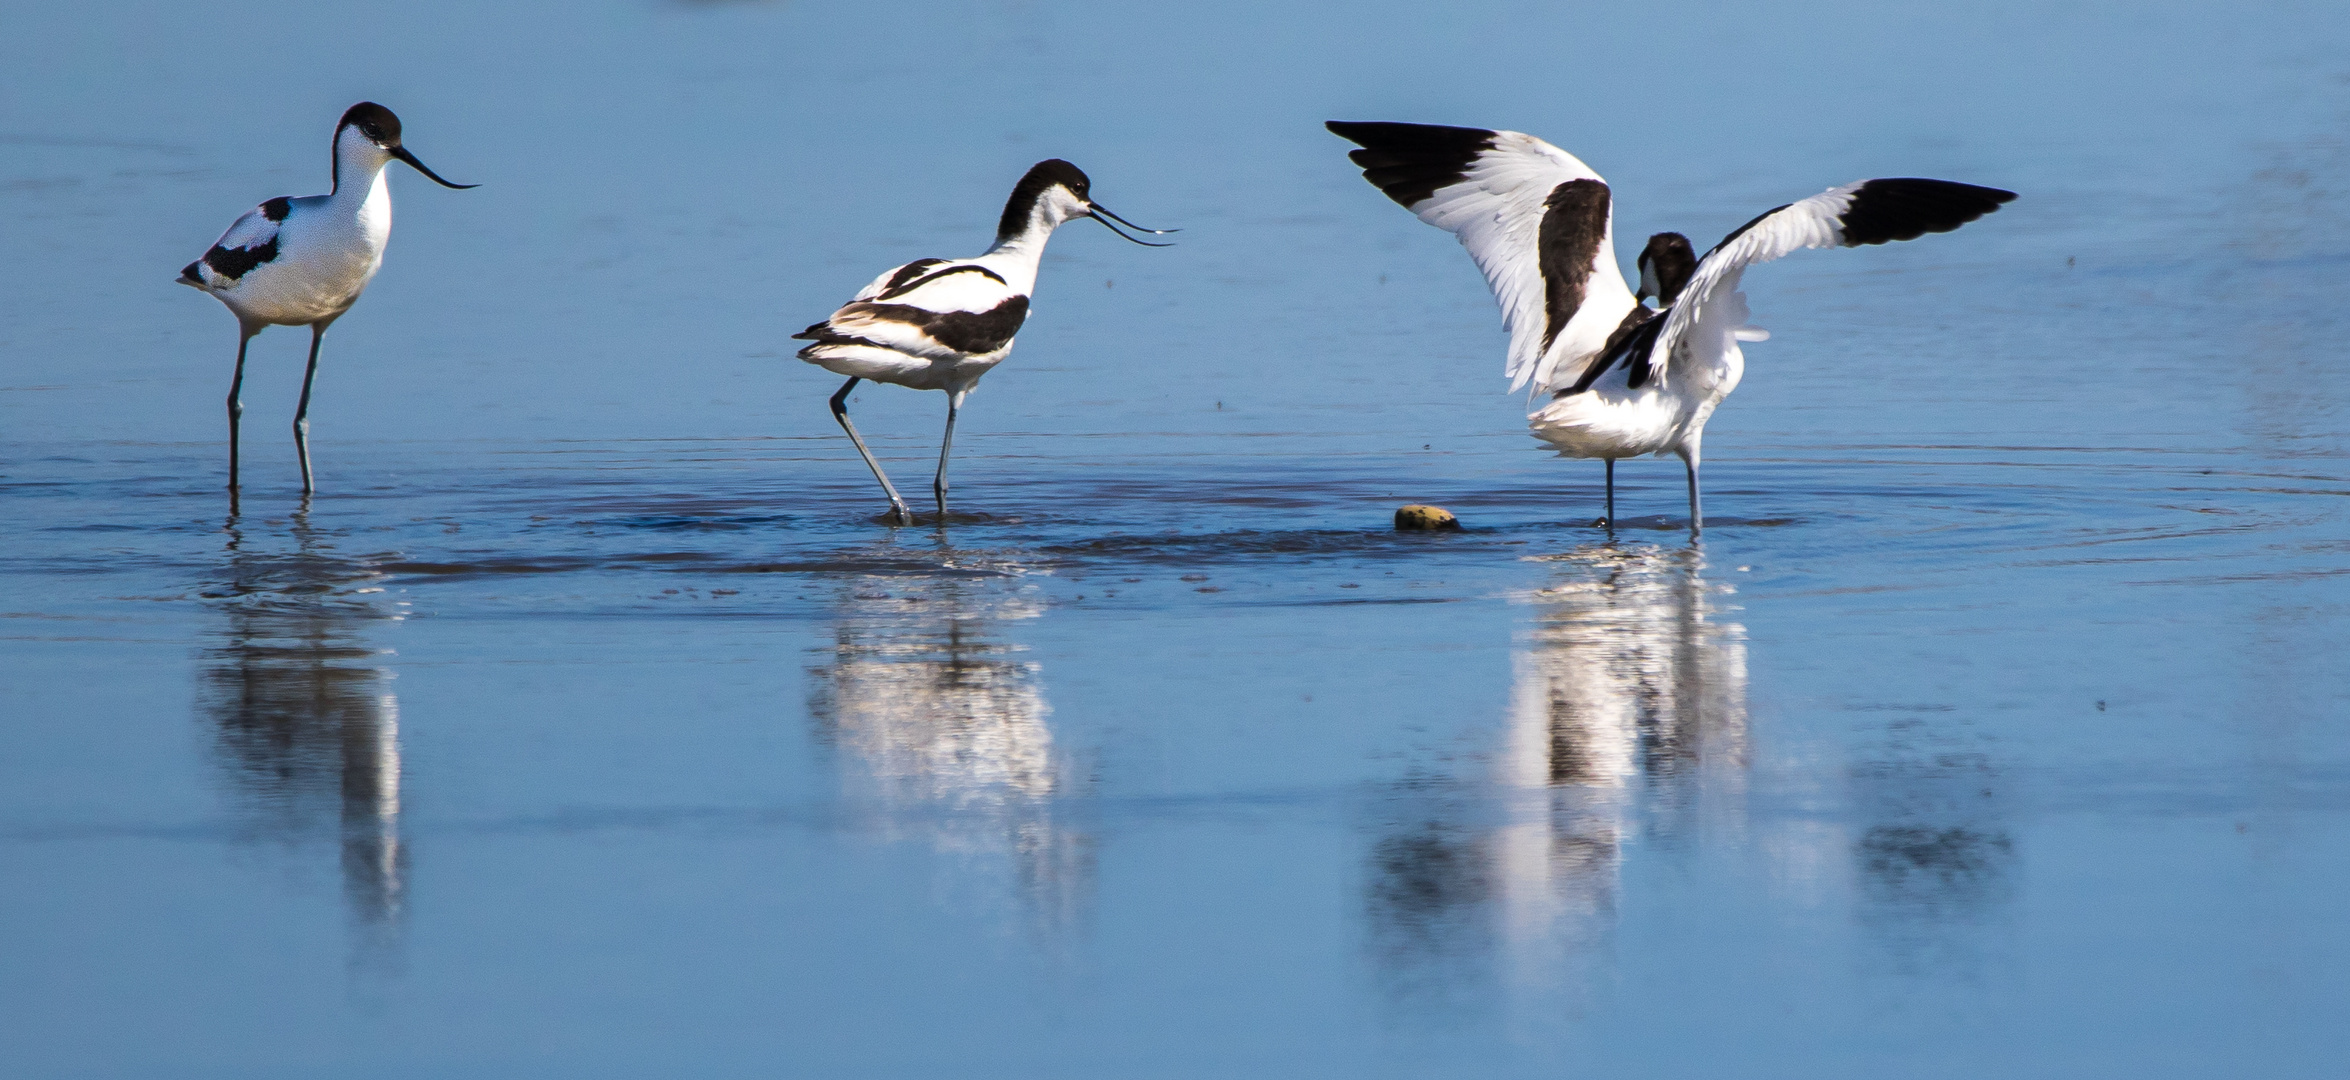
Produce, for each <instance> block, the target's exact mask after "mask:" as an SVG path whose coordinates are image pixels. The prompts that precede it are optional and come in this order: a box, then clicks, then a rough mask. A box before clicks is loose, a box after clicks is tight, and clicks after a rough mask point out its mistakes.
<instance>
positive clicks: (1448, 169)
mask: <svg viewBox="0 0 2350 1080" xmlns="http://www.w3.org/2000/svg"><path fill="white" fill-rule="evenodd" d="M1327 126H1328V127H1329V129H1330V130H1331V132H1333V133H1334V134H1337V135H1339V136H1341V137H1343V138H1346V139H1350V140H1352V141H1354V142H1356V143H1359V144H1361V146H1362V147H1363V148H1362V149H1360V150H1356V151H1354V152H1352V153H1351V154H1349V155H1348V156H1349V157H1351V158H1352V159H1353V160H1354V162H1355V164H1357V165H1360V166H1362V169H1363V178H1364V179H1366V180H1369V181H1370V182H1371V183H1372V185H1373V186H1375V187H1377V188H1378V189H1379V190H1381V191H1383V192H1386V193H1387V196H1388V198H1391V199H1394V200H1395V201H1396V202H1397V203H1400V204H1402V206H1403V207H1404V208H1405V209H1407V210H1410V211H1411V212H1412V213H1414V214H1416V215H1418V216H1419V218H1420V220H1422V221H1425V222H1427V223H1428V224H1430V225H1434V226H1436V227H1437V228H1440V229H1443V230H1445V231H1447V232H1450V233H1452V234H1454V235H1455V236H1458V237H1459V238H1460V241H1461V246H1462V247H1465V248H1467V249H1468V250H1469V257H1470V258H1472V259H1474V260H1476V263H1477V268H1478V269H1479V270H1482V271H1484V272H1485V280H1486V283H1487V284H1489V285H1491V286H1492V288H1493V296H1494V299H1495V301H1496V302H1498V303H1499V304H1500V305H1501V315H1502V322H1503V325H1505V326H1506V327H1508V329H1509V333H1510V351H1509V363H1508V366H1507V368H1506V369H1505V370H1506V373H1507V374H1508V376H1509V379H1510V388H1511V389H1513V390H1515V389H1518V388H1519V387H1522V386H1524V385H1526V383H1527V382H1529V381H1532V382H1534V383H1535V384H1536V385H1537V386H1541V387H1544V388H1548V387H1549V385H1550V384H1551V383H1552V382H1553V381H1554V380H1555V378H1556V376H1557V373H1558V372H1561V371H1568V372H1573V371H1577V370H1579V369H1580V367H1581V366H1582V362H1583V361H1586V360H1588V359H1590V358H1591V357H1592V356H1594V355H1595V354H1597V353H1598V352H1599V351H1600V350H1601V349H1602V348H1603V347H1605V346H1606V344H1607V341H1608V337H1609V335H1610V334H1611V333H1613V331H1614V330H1615V329H1616V326H1617V324H1618V323H1620V322H1622V321H1623V319H1624V316H1625V313H1626V312H1628V311H1630V310H1631V309H1632V308H1633V307H1634V306H1635V304H1636V301H1634V300H1633V298H1632V291H1631V290H1630V289H1629V288H1627V287H1626V286H1625V284H1624V276H1623V271H1622V270H1620V269H1618V268H1617V266H1616V254H1615V239H1614V233H1613V213H1612V211H1613V205H1612V201H1611V195H1610V192H1609V190H1608V186H1607V182H1606V181H1604V180H1602V179H1600V176H1599V174H1598V173H1595V172H1593V171H1591V168H1590V167H1589V166H1587V165H1585V164H1583V163H1582V162H1581V161H1579V160H1576V158H1575V156H1574V155H1573V154H1569V153H1567V152H1566V151H1564V150H1561V149H1559V148H1558V147H1555V146H1552V145H1551V144H1549V143H1546V142H1544V141H1542V140H1541V139H1537V138H1535V137H1533V136H1531V135H1526V134H1522V133H1519V132H1515V131H1488V130H1485V129H1483V128H1460V127H1440V126H1436V125H1431V124H1390V123H1355V122H1349V121H1342V120H1333V121H1331V122H1330V123H1329V124H1328V125H1327Z"/></svg>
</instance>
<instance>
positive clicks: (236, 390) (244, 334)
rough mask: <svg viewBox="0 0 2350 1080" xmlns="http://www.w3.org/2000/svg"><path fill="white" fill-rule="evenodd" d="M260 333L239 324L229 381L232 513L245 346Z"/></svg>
mask: <svg viewBox="0 0 2350 1080" xmlns="http://www.w3.org/2000/svg"><path fill="white" fill-rule="evenodd" d="M260 332H261V328H260V327H258V326H246V325H243V324H242V323H240V324H238V326H237V335H238V336H237V373H236V375H235V376H234V377H233V378H231V379H229V381H228V492H229V494H228V501H229V504H230V511H231V512H232V513H233V512H235V505H236V501H237V426H238V423H237V422H238V421H240V420H242V419H244V416H245V346H247V345H251V344H252V343H253V335H255V334H258V333H260Z"/></svg>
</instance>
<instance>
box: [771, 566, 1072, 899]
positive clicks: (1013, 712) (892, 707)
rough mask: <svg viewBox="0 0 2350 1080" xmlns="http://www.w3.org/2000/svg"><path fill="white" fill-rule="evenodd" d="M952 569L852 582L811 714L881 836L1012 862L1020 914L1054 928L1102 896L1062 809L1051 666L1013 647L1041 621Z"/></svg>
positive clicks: (1013, 593) (1062, 768)
mask: <svg viewBox="0 0 2350 1080" xmlns="http://www.w3.org/2000/svg"><path fill="white" fill-rule="evenodd" d="M947 561H948V563H949V564H950V568H949V569H948V570H947V571H946V572H942V573H939V574H935V575H916V576H891V577H865V578H860V579H858V580H855V581H852V582H849V583H847V584H845V585H843V586H842V588H841V591H840V597H839V600H838V606H837V610H836V621H835V623H834V641H833V645H832V647H831V649H830V650H829V654H830V655H829V657H828V660H827V662H826V663H824V664H822V665H821V666H818V667H816V668H814V669H813V670H812V672H811V674H812V675H813V676H814V678H813V679H812V683H813V686H814V689H813V691H812V692H811V694H812V698H811V701H810V702H809V711H810V713H811V715H813V716H814V717H815V719H816V722H817V723H818V724H819V725H820V729H821V732H822V734H823V737H824V738H825V739H826V741H828V742H829V743H831V744H832V745H835V746H837V747H839V748H840V749H842V750H843V751H845V753H844V755H843V762H844V765H846V766H848V768H847V771H846V774H845V777H844V779H845V781H846V783H847V786H848V787H849V788H850V789H851V798H852V800H853V801H861V802H865V803H866V804H867V805H870V806H873V807H876V808H877V809H878V815H877V821H876V824H878V825H879V826H880V827H882V828H883V829H884V830H886V831H887V832H889V833H891V834H893V835H909V834H911V835H919V836H921V837H922V838H924V839H925V840H927V841H928V842H929V843H931V844H932V845H934V846H935V847H937V848H938V849H940V850H941V851H946V852H951V853H957V854H963V855H968V856H972V857H974V858H976V859H980V860H992V859H999V858H1000V859H1007V860H1008V861H1009V863H1010V864H1011V869H1012V872H1013V877H1014V879H1015V882H1016V888H1017V890H1018V892H1019V894H1020V899H1021V902H1022V904H1023V905H1024V906H1025V907H1026V908H1027V909H1028V912H1029V914H1030V916H1031V917H1032V918H1033V919H1034V920H1036V922H1037V923H1038V924H1039V925H1038V927H1037V928H1038V929H1040V930H1043V931H1046V932H1052V931H1057V930H1060V929H1063V928H1066V927H1067V926H1069V925H1070V924H1072V923H1073V922H1074V921H1075V920H1076V919H1077V918H1078V916H1079V915H1080V913H1081V908H1082V907H1083V905H1084V903H1085V901H1086V899H1087V898H1088V897H1089V895H1090V892H1091V883H1092V879H1093V850H1092V840H1091V838H1090V837H1088V836H1086V835H1085V834H1083V833H1082V832H1079V831H1077V830H1074V829H1072V828H1071V827H1070V826H1069V825H1068V824H1067V823H1066V822H1065V821H1063V820H1061V818H1060V814H1058V813H1057V812H1056V811H1057V809H1058V808H1059V807H1060V806H1061V805H1063V804H1060V803H1057V802H1056V799H1057V797H1059V796H1061V795H1063V794H1064V790H1063V789H1064V787H1065V786H1066V782H1067V778H1066V773H1067V762H1066V761H1065V760H1063V759H1064V757H1065V755H1064V754H1062V753H1060V752H1058V751H1057V750H1056V748H1055V747H1054V744H1053V732H1052V728H1051V727H1050V726H1049V725H1048V724H1047V723H1046V719H1047V717H1049V716H1050V715H1051V712H1052V709H1051V707H1050V705H1049V704H1047V702H1046V701H1045V695H1044V686H1043V680H1042V672H1041V670H1040V666H1039V665H1038V664H1037V663H1036V662H1035V661H1033V660H1029V659H1027V658H1026V656H1025V654H1026V652H1027V649H1026V647H1025V646H1022V645H1019V644H1017V643H1015V642H1013V641H1012V640H1010V639H1009V633H1010V631H1011V630H1012V629H1013V628H1015V627H1017V626H1018V625H1019V624H1020V623H1022V622H1024V621H1026V620H1029V619H1033V618H1036V617H1037V616H1039V615H1041V614H1042V613H1043V610H1044V609H1043V606H1042V605H1041V604H1040V603H1038V602H1036V601H1035V600H1033V599H1031V598H1029V597H1028V596H1027V595H1025V594H1024V593H1023V591H1022V590H1021V589H1020V587H1019V586H1018V585H1017V579H1016V578H1007V577H1004V576H1000V575H998V574H994V573H986V574H971V573H967V572H961V571H956V570H953V569H952V565H953V563H954V562H955V561H956V560H955V558H954V557H953V555H952V554H951V553H948V554H947Z"/></svg>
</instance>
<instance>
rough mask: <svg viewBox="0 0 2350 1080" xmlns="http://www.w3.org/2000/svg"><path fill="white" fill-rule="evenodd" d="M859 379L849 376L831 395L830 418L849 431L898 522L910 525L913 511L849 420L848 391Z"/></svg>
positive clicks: (843, 429) (912, 519) (855, 426)
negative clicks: (866, 447)
mask: <svg viewBox="0 0 2350 1080" xmlns="http://www.w3.org/2000/svg"><path fill="white" fill-rule="evenodd" d="M861 381H862V380H861V379H859V378H857V377H855V376H851V377H850V378H849V381H847V382H845V383H842V384H840V393H837V394H834V395H832V418H833V419H835V420H838V421H840V429H841V430H842V431H846V432H848V433H849V441H850V442H853V443H855V444H857V453H859V454H861V455H863V456H864V458H865V466H866V467H867V468H869V469H872V470H873V478H874V479H875V480H879V481H881V490H883V491H886V492H889V508H890V510H891V512H892V513H894V514H896V515H897V519H898V524H901V525H912V524H913V523H914V511H913V510H912V509H911V508H910V507H908V506H907V505H906V500H904V499H901V498H899V497H898V489H897V486H896V485H894V484H891V483H890V482H889V474H888V473H885V472H883V471H881V463H880V462H878V461H875V460H873V451H871V450H867V449H865V437H864V436H862V435H859V434H857V425H855V424H852V423H850V422H849V391H851V390H854V389H856V388H857V383H859V382H861Z"/></svg>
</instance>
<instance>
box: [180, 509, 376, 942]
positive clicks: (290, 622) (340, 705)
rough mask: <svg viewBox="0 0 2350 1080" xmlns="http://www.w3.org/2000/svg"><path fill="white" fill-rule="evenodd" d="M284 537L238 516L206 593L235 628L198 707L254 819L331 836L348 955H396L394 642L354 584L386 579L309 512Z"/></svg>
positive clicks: (301, 833) (311, 837)
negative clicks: (375, 629) (350, 931)
mask: <svg viewBox="0 0 2350 1080" xmlns="http://www.w3.org/2000/svg"><path fill="white" fill-rule="evenodd" d="M286 538H287V539H290V540H292V541H293V547H292V548H291V549H285V548H282V547H277V546H276V545H274V544H272V541H274V540H276V539H277V538H276V537H266V536H264V537H258V538H248V537H247V536H246V534H245V530H244V528H243V527H242V526H241V525H240V524H239V523H238V522H237V521H236V520H235V519H231V522H230V525H229V542H228V549H227V558H226V560H225V565H224V567H223V570H224V571H225V577H226V580H225V581H223V582H222V583H221V584H220V585H219V586H218V587H216V588H215V589H213V590H211V591H210V592H208V593H207V596H209V597H210V598H212V599H214V600H215V601H216V602H217V603H218V605H219V608H220V610H221V611H222V612H223V613H224V614H225V616H226V618H227V625H226V626H225V627H223V628H222V629H221V630H220V631H219V633H218V636H217V641H216V644H214V645H213V646H212V647H211V648H210V649H209V650H208V652H207V653H206V656H205V663H206V670H205V672H204V677H203V683H202V690H201V693H202V698H203V700H202V707H203V711H204V713H205V715H206V716H207V717H208V718H209V719H210V721H211V724H212V729H213V735H214V740H215V746H216V747H217V749H218V751H219V756H220V760H221V763H222V765H223V766H224V771H225V772H226V773H227V776H228V780H229V786H230V789H231V793H232V794H233V795H234V797H235V799H236V802H237V804H238V809H239V810H240V811H241V812H242V814H243V815H244V816H245V818H246V819H247V822H248V827H249V828H250V829H252V830H253V831H254V833H256V834H257V835H258V836H259V837H260V838H262V839H266V840H270V841H275V842H277V843H279V844H282V845H284V846H285V847H287V848H288V849H293V850H299V849H302V848H305V847H308V846H309V845H312V844H315V843H319V842H322V841H326V840H330V839H331V840H333V841H334V842H336V843H337V844H338V846H339V847H340V850H341V855H342V878H343V892H344V895H345V897H346V900H347V902H348V904H349V905H350V913H351V917H352V921H353V923H354V926H355V928H356V930H357V936H356V939H355V946H354V949H353V962H354V963H355V964H359V965H367V964H381V963H388V962H389V961H391V960H392V959H394V954H395V952H396V947H397V944H398V932H399V928H400V925H401V922H402V917H403V907H404V900H405V894H406V890H407V870H408V852H407V848H406V846H405V845H404V844H403V843H402V842H401V837H400V718H399V704H398V700H397V699H396V698H395V696H394V695H393V694H392V691H391V685H390V683H391V678H392V674H391V671H390V670H389V669H388V668H387V667H386V666H385V665H384V663H383V659H384V655H385V653H386V652H387V650H383V649H380V648H377V647H375V646H373V645H371V644H369V643H368V641H367V639H366V636H365V632H364V631H365V628H366V626H367V625H368V624H369V623H371V622H375V621H379V620H382V619H385V618H387V617H390V616H388V615H387V614H386V613H385V612H383V611H381V610H379V609H378V608H377V607H376V606H375V605H373V604H372V603H369V602H368V601H366V600H364V599H362V598H361V597H360V596H359V595H357V594H356V592H355V590H357V589H358V588H361V587H363V586H364V585H365V583H366V582H367V581H369V580H370V579H372V578H375V577H376V576H378V575H376V574H375V573H374V572H372V571H371V570H369V569H368V567H366V566H365V565H364V564H362V563H360V562H357V561H355V560H351V559H348V558H345V557H342V556H340V555H337V554H336V553H335V552H334V550H333V547H332V545H331V544H330V543H328V542H327V540H326V539H325V538H323V537H321V536H320V535H319V534H318V532H317V531H316V530H315V529H313V528H312V527H311V525H310V523H309V521H308V519H307V515H295V516H294V518H293V519H292V527H291V529H290V532H289V534H288V535H287V537H286ZM256 539H257V540H259V543H258V544H256V543H255V540H256Z"/></svg>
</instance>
